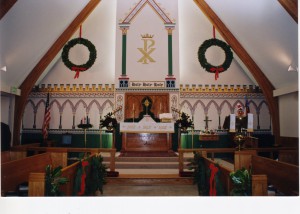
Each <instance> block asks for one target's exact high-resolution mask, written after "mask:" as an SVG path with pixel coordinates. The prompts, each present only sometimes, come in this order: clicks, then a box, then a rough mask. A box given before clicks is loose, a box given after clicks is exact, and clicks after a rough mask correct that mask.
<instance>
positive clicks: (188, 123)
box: [176, 112, 194, 131]
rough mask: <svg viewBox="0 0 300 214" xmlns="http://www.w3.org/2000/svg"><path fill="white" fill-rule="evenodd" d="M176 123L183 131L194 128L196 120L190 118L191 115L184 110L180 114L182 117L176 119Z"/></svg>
mask: <svg viewBox="0 0 300 214" xmlns="http://www.w3.org/2000/svg"><path fill="white" fill-rule="evenodd" d="M176 124H177V125H178V127H180V128H181V130H183V131H186V129H188V128H194V122H193V121H192V120H191V119H190V116H189V115H188V114H186V113H184V112H182V113H181V114H180V118H179V119H178V120H176Z"/></svg>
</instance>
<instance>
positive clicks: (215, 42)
mask: <svg viewBox="0 0 300 214" xmlns="http://www.w3.org/2000/svg"><path fill="white" fill-rule="evenodd" d="M211 46H218V47H220V48H222V49H223V51H224V52H225V60H224V62H223V64H221V65H218V66H214V65H211V64H210V63H209V62H207V60H206V57H205V53H206V51H207V49H208V48H210V47H211ZM232 59H233V53H232V51H231V48H230V46H229V45H227V44H226V43H225V42H223V41H221V40H219V39H215V38H213V39H208V40H205V41H204V42H203V43H202V45H201V46H200V47H199V49H198V60H199V62H200V64H201V66H202V67H203V68H204V69H205V70H206V71H207V72H210V73H215V80H217V79H218V77H219V73H221V72H224V71H226V70H227V69H228V68H229V67H230V64H231V62H232Z"/></svg>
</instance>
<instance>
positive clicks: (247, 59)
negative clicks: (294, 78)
mask: <svg viewBox="0 0 300 214" xmlns="http://www.w3.org/2000/svg"><path fill="white" fill-rule="evenodd" d="M194 2H195V3H196V4H197V5H198V7H199V8H200V9H201V10H202V12H203V13H204V14H205V15H206V16H207V18H208V19H209V20H210V21H211V23H212V24H213V25H214V26H215V28H216V29H217V30H218V32H219V33H220V34H221V35H222V37H223V38H224V39H225V41H226V42H227V43H228V44H229V45H230V46H231V48H232V49H233V51H234V52H235V53H236V54H237V56H238V57H239V58H240V59H241V60H242V62H243V63H244V64H245V66H246V67H247V68H248V69H249V71H250V72H251V74H252V75H253V77H254V78H255V80H256V81H257V83H258V85H259V86H260V88H261V89H262V92H263V94H264V96H265V99H266V102H267V103H268V108H269V111H270V114H271V117H272V126H273V127H272V128H273V134H274V136H275V143H276V144H280V125H279V108H278V99H277V97H273V90H274V86H273V85H272V83H271V82H270V81H269V79H268V78H267V77H266V76H265V75H264V73H263V72H262V70H261V69H260V68H259V67H258V65H257V64H256V63H255V61H254V60H253V59H252V58H251V56H250V55H249V54H248V52H247V51H246V50H245V49H244V48H243V46H242V45H241V44H240V42H239V41H238V40H237V39H236V38H235V37H234V35H233V34H232V33H231V32H230V30H229V29H228V28H227V27H226V25H225V24H224V23H223V22H222V20H221V19H220V18H219V17H218V16H217V14H216V13H215V12H214V11H213V10H212V9H211V8H210V7H209V5H208V4H207V3H206V2H205V1H204V0H194Z"/></svg>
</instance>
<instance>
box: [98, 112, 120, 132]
mask: <svg viewBox="0 0 300 214" xmlns="http://www.w3.org/2000/svg"><path fill="white" fill-rule="evenodd" d="M117 125H118V121H117V119H116V118H115V117H114V114H113V113H112V112H109V113H107V115H105V116H104V119H101V120H100V127H101V128H103V127H105V128H106V129H107V130H108V131H111V130H113V129H115V128H116V127H117Z"/></svg>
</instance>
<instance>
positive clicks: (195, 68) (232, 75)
mask: <svg viewBox="0 0 300 214" xmlns="http://www.w3.org/2000/svg"><path fill="white" fill-rule="evenodd" d="M195 20H197V21H195ZM179 23H180V28H179V31H180V37H179V44H180V52H179V57H180V83H181V84H207V83H209V84H213V83H215V84H236V81H237V80H238V81H239V84H241V85H243V84H246V85H249V84H253V81H252V80H251V78H249V77H248V75H247V74H246V73H245V72H244V71H243V69H242V68H241V67H240V66H239V65H238V63H237V62H236V61H235V60H233V61H232V63H231V66H230V67H229V69H228V70H227V71H225V72H222V73H220V74H219V78H218V80H217V81H215V75H214V74H212V73H209V72H207V71H205V70H204V68H202V67H201V65H200V63H199V61H198V57H197V53H198V49H199V47H200V46H201V44H202V43H203V42H204V41H205V40H207V39H211V38H213V30H212V29H213V26H212V24H211V23H210V21H209V20H208V19H207V17H206V16H205V15H204V14H203V13H202V11H201V10H199V8H198V6H197V4H195V2H193V1H183V0H179ZM198 23H201V26H200V27H199V24H198ZM210 29H211V30H210ZM216 38H217V39H220V40H223V41H224V39H222V37H221V36H220V35H219V34H218V32H217V31H216ZM210 49H211V48H209V49H208V50H207V52H206V54H209V52H211V53H210V54H213V57H212V59H211V60H210V61H209V62H210V63H211V64H212V65H215V64H216V65H219V64H220V63H218V62H219V61H222V59H224V54H220V48H217V49H215V50H213V51H211V50H210ZM221 53H222V52H221ZM235 57H237V56H236V55H235V54H234V58H235ZM213 61H214V62H215V63H214V62H213Z"/></svg>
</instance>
